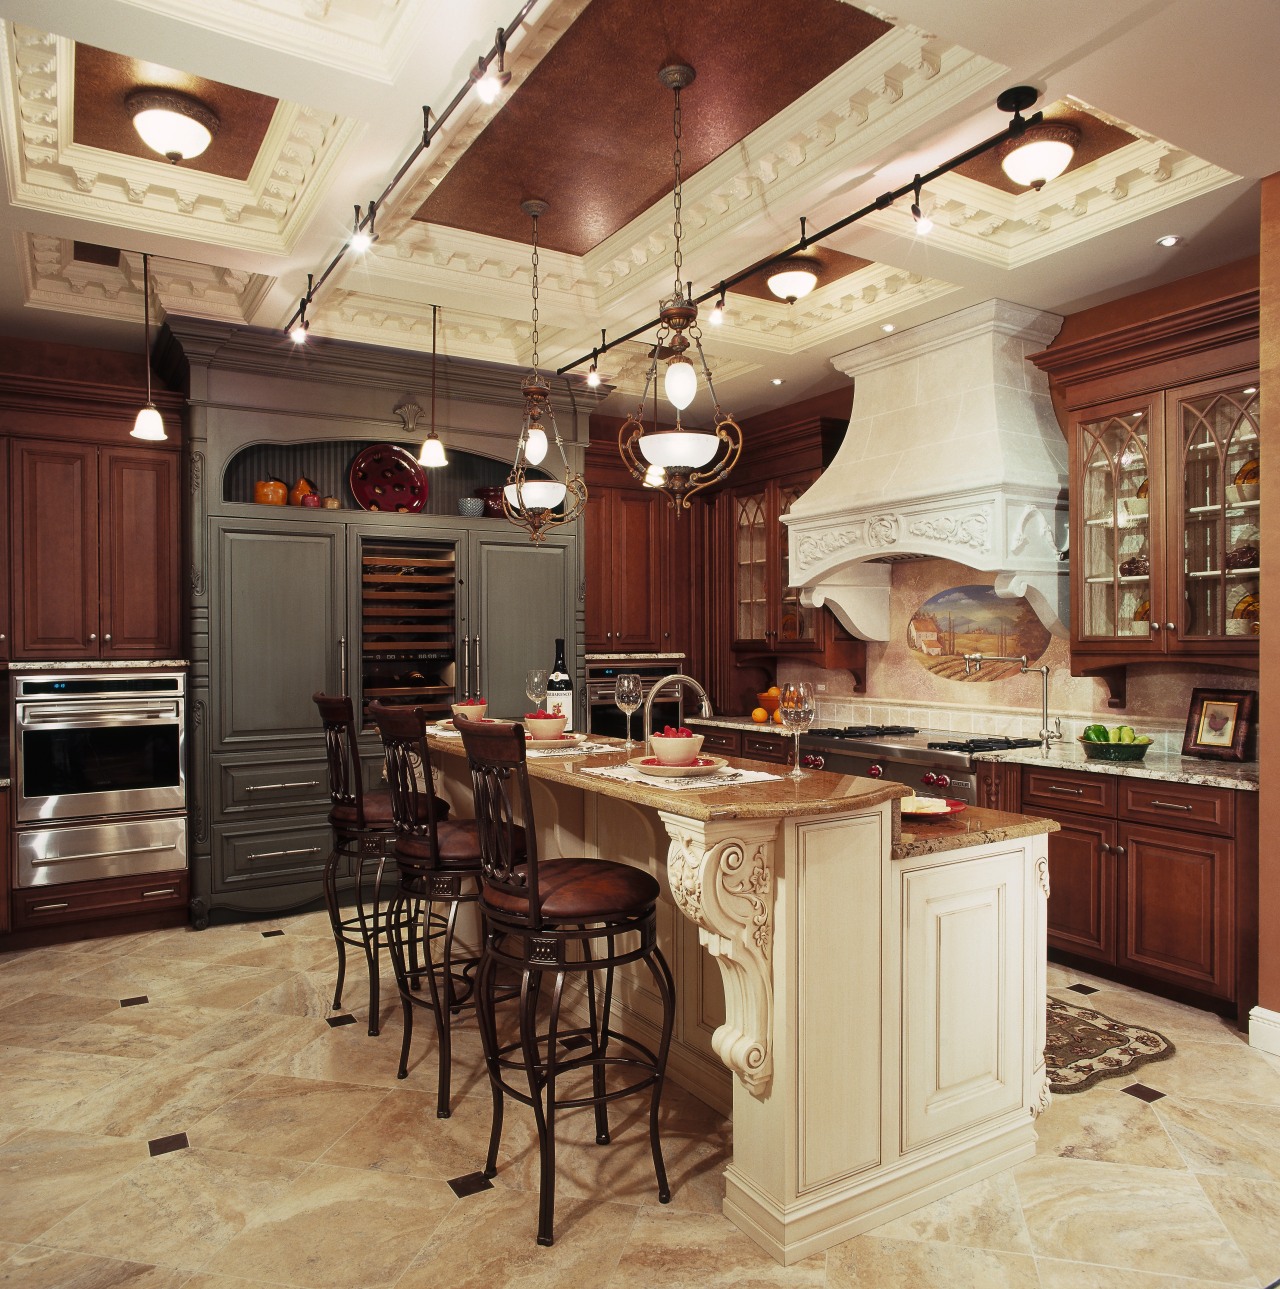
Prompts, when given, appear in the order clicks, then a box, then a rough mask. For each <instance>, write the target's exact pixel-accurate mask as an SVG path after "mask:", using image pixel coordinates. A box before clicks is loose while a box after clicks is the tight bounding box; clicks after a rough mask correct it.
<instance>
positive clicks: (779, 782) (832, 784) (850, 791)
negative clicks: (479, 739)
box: [427, 729, 911, 822]
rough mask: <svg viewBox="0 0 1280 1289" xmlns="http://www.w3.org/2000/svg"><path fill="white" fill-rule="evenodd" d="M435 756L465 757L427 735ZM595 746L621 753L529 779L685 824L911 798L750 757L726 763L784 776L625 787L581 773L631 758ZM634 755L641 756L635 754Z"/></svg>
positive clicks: (546, 763)
mask: <svg viewBox="0 0 1280 1289" xmlns="http://www.w3.org/2000/svg"><path fill="white" fill-rule="evenodd" d="M427 738H428V741H429V742H430V744H431V748H432V750H433V751H435V752H438V753H441V754H445V755H453V756H461V755H462V740H461V739H460V738H455V737H453V736H451V735H449V734H439V733H436V732H434V731H433V730H431V729H428V730H427ZM592 742H593V743H614V744H616V745H617V749H618V750H617V751H616V752H614V751H610V752H597V753H589V754H587V755H585V756H556V757H537V758H530V760H529V762H528V766H529V777H530V778H532V779H546V780H549V781H550V782H553V783H562V784H567V785H569V786H571V787H575V788H579V789H581V790H582V791H584V792H597V793H599V794H600V795H602V796H607V797H618V798H621V799H622V800H624V801H634V802H636V803H637V804H638V805H644V806H651V807H653V808H654V809H657V810H665V811H667V812H668V813H669V814H673V815H680V816H682V817H683V818H685V819H697V820H701V821H704V822H705V821H708V820H712V819H789V818H794V817H798V816H802V815H824V814H843V813H845V812H847V811H855V810H861V809H864V808H866V807H869V806H878V805H879V804H880V803H881V802H883V801H891V800H893V798H895V797H903V796H907V795H909V793H910V791H911V789H910V788H907V787H904V786H903V785H902V784H900V783H878V782H877V781H876V780H874V779H860V778H857V777H856V776H854V775H848V774H828V773H826V772H825V771H820V770H819V771H813V772H811V773H808V774H806V775H805V776H804V778H802V779H792V778H788V777H786V772H785V771H782V772H781V773H780V772H779V768H778V766H776V765H772V764H768V763H766V762H763V761H752V760H748V759H747V758H745V757H726V758H725V760H726V761H727V762H728V764H729V767H730V768H731V769H739V770H763V771H766V772H768V773H769V774H774V775H779V777H778V778H776V779H770V780H768V781H767V782H763V783H738V784H729V785H726V786H725V787H723V788H706V789H700V790H698V791H696V792H694V791H684V792H670V791H667V790H666V789H664V788H662V787H661V786H659V784H658V783H655V784H654V785H653V786H652V787H650V786H649V784H647V783H626V782H620V781H619V780H616V779H604V778H601V777H599V776H598V775H584V774H581V773H579V772H580V771H581V770H583V769H588V768H591V767H593V766H606V765H621V764H624V763H625V761H626V757H627V754H626V753H625V752H624V751H623V749H622V740H621V739H609V738H603V737H601V736H598V735H593V736H592ZM631 755H633V756H634V755H636V753H635V752H632V753H631Z"/></svg>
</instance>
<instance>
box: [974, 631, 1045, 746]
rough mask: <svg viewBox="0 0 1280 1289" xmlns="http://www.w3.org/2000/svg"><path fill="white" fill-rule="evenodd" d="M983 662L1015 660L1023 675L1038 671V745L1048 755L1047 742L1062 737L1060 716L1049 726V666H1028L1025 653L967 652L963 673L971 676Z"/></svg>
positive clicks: (978, 669)
mask: <svg viewBox="0 0 1280 1289" xmlns="http://www.w3.org/2000/svg"><path fill="white" fill-rule="evenodd" d="M984 662H1016V663H1017V664H1018V670H1019V671H1020V672H1021V673H1022V674H1023V675H1024V676H1025V675H1026V674H1027V672H1029V671H1038V672H1039V673H1040V745H1041V747H1042V748H1043V749H1044V753H1045V755H1046V756H1048V755H1049V744H1050V743H1056V742H1057V741H1058V740H1059V739H1060V738H1061V737H1062V717H1061V716H1055V717H1054V718H1053V725H1054V728H1053V729H1050V728H1049V667H1048V665H1047V664H1046V665H1044V666H1042V667H1028V666H1027V655H1026V654H1025V653H1024V654H1022V655H1021V656H1020V657H1017V658H1010V657H1007V656H1003V655H1002V656H997V655H995V654H982V653H967V654H965V655H964V674H965V675H966V676H972V675H973V674H974V673H975V672H979V671H981V670H982V664H983V663H984Z"/></svg>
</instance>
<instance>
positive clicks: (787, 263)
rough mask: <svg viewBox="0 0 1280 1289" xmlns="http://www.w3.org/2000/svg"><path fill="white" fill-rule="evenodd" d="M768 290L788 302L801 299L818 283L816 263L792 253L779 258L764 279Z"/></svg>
mask: <svg viewBox="0 0 1280 1289" xmlns="http://www.w3.org/2000/svg"><path fill="white" fill-rule="evenodd" d="M766 281H767V283H768V286H769V290H770V291H772V292H773V294H774V295H776V296H777V297H778V299H779V300H785V301H786V302H787V303H788V304H791V303H794V301H796V300H803V299H804V297H805V296H806V295H808V294H809V292H810V291H812V290H813V288H814V287H815V286H817V285H818V271H817V265H816V264H815V263H814V262H813V260H811V259H807V258H806V257H805V256H803V255H792V256H789V257H788V258H787V259H785V260H779V261H778V262H777V263H776V264H775V265H774V266H773V267H772V268H771V269H770V270H769V276H768V278H767V279H766Z"/></svg>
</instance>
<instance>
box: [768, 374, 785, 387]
mask: <svg viewBox="0 0 1280 1289" xmlns="http://www.w3.org/2000/svg"><path fill="white" fill-rule="evenodd" d="M769 384H770V385H781V384H783V380H782V377H781V376H775V377H774V378H773V379H772V380H771V381H770V382H769Z"/></svg>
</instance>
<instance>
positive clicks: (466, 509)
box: [458, 497, 484, 519]
mask: <svg viewBox="0 0 1280 1289" xmlns="http://www.w3.org/2000/svg"><path fill="white" fill-rule="evenodd" d="M458 514H460V515H461V516H462V517H463V518H464V519H479V518H480V516H481V515H483V514H484V501H483V500H482V499H481V498H479V497H459V498H458Z"/></svg>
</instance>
